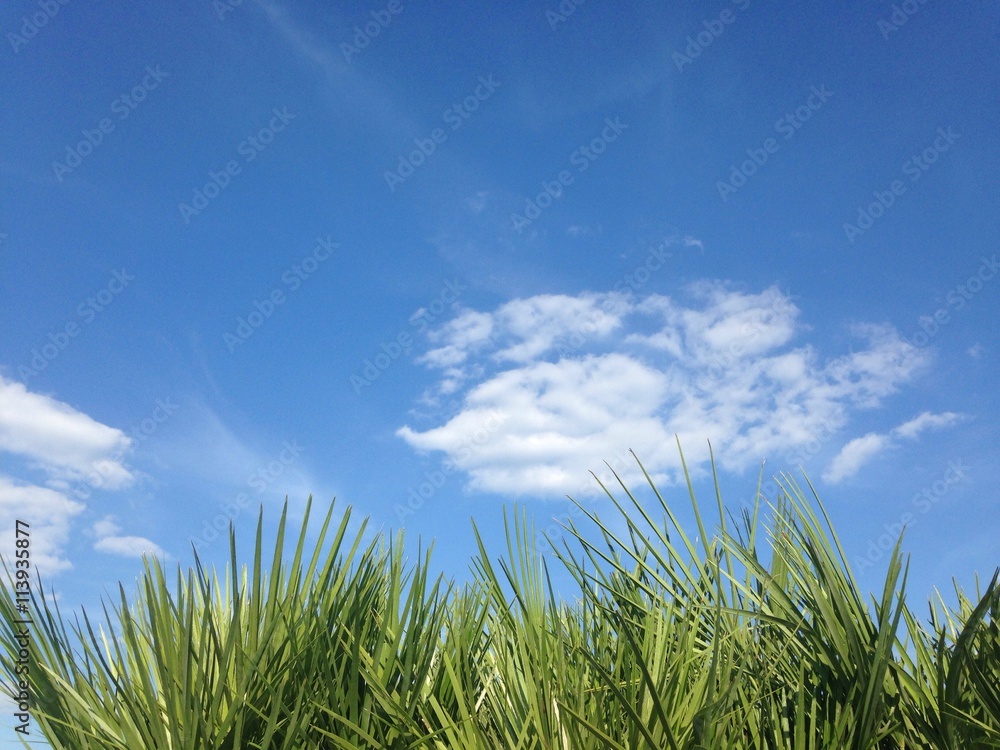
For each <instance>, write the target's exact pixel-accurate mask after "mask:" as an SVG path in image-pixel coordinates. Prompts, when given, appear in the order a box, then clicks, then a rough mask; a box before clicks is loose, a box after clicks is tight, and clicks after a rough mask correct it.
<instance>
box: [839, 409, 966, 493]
mask: <svg viewBox="0 0 1000 750" xmlns="http://www.w3.org/2000/svg"><path fill="white" fill-rule="evenodd" d="M963 419H964V416H963V415H961V414H956V413H954V412H950V411H949V412H944V413H943V414H933V413H931V412H929V411H925V412H924V413H922V414H920V415H918V416H916V417H914V418H913V419H911V420H909V421H908V422H904V423H903V424H901V425H899V426H898V427H895V428H893V429H892V430H890V431H889V432H888V433H884V434H879V433H875V432H872V433H869V434H867V435H865V436H864V437H860V438H855V439H854V440H851V441H850V442H849V443H847V444H846V445H845V446H844V447H843V448H841V449H840V452H839V453H838V454H837V455H836V456H834V458H833V460H832V461H831V462H830V465H829V467H827V469H826V471H825V472H823V479H825V480H826V481H827V482H830V483H831V484H837V483H838V482H842V481H844V480H845V479H849V478H850V477H853V476H854V475H855V474H857V473H858V472H859V471H860V470H861V468H862V467H863V466H864V465H865V464H866V463H868V462H870V461H871V460H872V459H873V458H875V456H877V455H879V454H880V453H883V452H885V451H887V450H889V449H891V448H894V447H895V446H896V445H897V444H898V441H897V440H896V439H897V438H904V439H907V440H916V439H917V438H918V437H920V433H922V432H924V431H925V430H933V429H941V428H943V427H951V426H952V425H954V424H957V423H958V422H960V421H962V420H963Z"/></svg>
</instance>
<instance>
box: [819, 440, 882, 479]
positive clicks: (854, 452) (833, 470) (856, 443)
mask: <svg viewBox="0 0 1000 750" xmlns="http://www.w3.org/2000/svg"><path fill="white" fill-rule="evenodd" d="M891 445H892V439H891V438H890V437H889V436H888V435H879V434H877V433H874V432H870V433H868V434H867V435H865V436H864V437H859V438H854V440H851V441H850V442H849V443H847V445H845V446H844V447H843V448H841V449H840V453H838V454H837V455H836V456H835V457H834V459H833V460H832V461H831V462H830V466H829V468H828V469H827V470H826V471H825V472H823V479H825V480H826V481H827V482H830V483H831V484H836V483H837V482H842V481H843V480H845V479H847V478H848V477H852V476H854V475H855V474H857V473H858V471H860V470H861V467H862V466H864V465H865V464H866V463H868V462H869V461H870V460H871V459H873V458H874V457H875V456H877V455H878V454H879V453H881V452H882V451H884V450H886V449H887V448H888V447H889V446H891Z"/></svg>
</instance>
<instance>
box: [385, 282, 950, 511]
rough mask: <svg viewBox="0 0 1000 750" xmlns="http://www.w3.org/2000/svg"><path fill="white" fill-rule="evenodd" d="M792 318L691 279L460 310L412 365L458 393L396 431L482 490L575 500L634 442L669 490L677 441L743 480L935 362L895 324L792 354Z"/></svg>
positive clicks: (750, 296) (797, 326)
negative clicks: (490, 417)
mask: <svg viewBox="0 0 1000 750" xmlns="http://www.w3.org/2000/svg"><path fill="white" fill-rule="evenodd" d="M799 317H800V310H799V309H798V307H797V306H796V305H795V304H793V303H792V301H791V300H790V299H789V297H788V296H787V295H786V294H784V293H783V292H781V291H780V290H779V289H778V288H776V287H771V288H769V289H765V290H764V291H762V292H759V293H749V292H744V291H740V290H736V289H733V288H731V287H730V286H729V285H727V284H724V283H722V282H717V281H712V282H701V283H697V284H694V285H692V286H691V287H690V288H689V289H688V290H687V295H686V298H685V300H684V301H679V300H677V299H674V298H671V297H667V296H662V295H655V294H654V295H648V296H646V297H642V298H636V297H630V296H627V295H624V294H617V293H595V292H586V293H581V294H578V295H539V296H536V297H529V298H526V299H518V300H513V301H511V302H508V303H506V304H504V305H501V306H500V307H498V308H497V309H495V310H493V311H492V312H482V311H475V310H462V311H459V313H458V314H457V315H456V316H455V318H453V319H452V320H451V321H449V322H446V323H444V324H442V325H441V326H440V327H439V328H437V329H435V330H432V331H431V332H429V340H430V342H431V344H432V345H434V347H433V348H432V349H430V351H429V352H428V353H427V354H425V355H424V356H423V357H422V358H421V359H420V360H419V361H421V362H423V363H424V364H425V365H427V366H428V367H430V368H432V369H438V370H441V371H442V377H441V381H440V383H439V388H440V389H441V391H442V392H448V393H452V392H455V391H458V390H459V389H462V390H463V392H462V393H461V399H460V401H459V407H458V409H457V411H456V413H455V414H454V415H453V416H451V418H450V419H448V420H447V421H446V422H445V423H444V424H440V425H438V426H435V427H431V428H428V429H423V430H417V429H414V428H413V427H411V426H409V425H407V426H404V427H402V428H401V429H400V430H399V431H398V433H397V434H398V435H399V436H400V437H401V438H402V439H403V440H405V441H406V442H407V443H408V444H409V445H410V446H412V447H413V448H415V449H417V450H419V451H441V452H442V453H444V454H445V456H446V458H447V460H449V461H452V462H454V464H455V465H456V466H457V467H458V468H459V469H461V470H463V471H465V472H466V474H467V475H468V479H469V485H470V487H471V488H473V489H476V490H481V491H488V492H497V493H515V494H519V493H529V492H530V493H534V494H536V495H537V494H541V495H552V496H557V495H562V494H567V493H570V494H580V493H584V492H587V491H590V489H591V488H592V484H591V483H590V482H589V481H588V476H587V474H588V471H589V470H591V469H599V468H600V467H601V465H602V462H603V461H604V460H606V459H609V458H610V457H613V456H615V455H618V454H620V453H621V452H622V451H623V450H624V449H628V448H632V449H634V450H635V451H636V453H637V454H638V455H639V456H640V457H641V458H642V459H643V460H644V462H645V464H646V467H647V469H650V470H651V471H652V472H653V473H654V475H655V476H656V477H657V478H659V479H661V480H666V481H674V480H677V479H678V478H679V474H678V470H679V464H678V459H677V456H676V449H675V448H674V447H673V437H674V435H675V434H676V435H678V436H679V437H680V438H681V441H682V443H683V445H684V447H685V451H686V454H687V456H688V458H689V459H690V460H691V462H692V464H693V465H695V466H698V465H699V464H701V463H702V462H704V461H705V460H706V459H707V457H708V456H707V448H706V447H705V441H706V440H711V441H712V443H713V444H714V445H715V446H716V448H717V456H718V457H719V461H720V464H721V465H722V467H723V468H729V469H733V470H744V469H745V468H747V467H749V466H751V465H755V464H757V463H758V462H759V461H760V460H761V459H762V458H763V457H765V456H767V455H769V454H770V455H774V454H782V453H786V452H788V451H792V450H795V449H800V448H803V447H804V446H806V445H808V444H809V442H810V441H811V440H813V438H814V437H815V436H816V435H818V434H830V433H831V432H836V431H837V430H839V429H841V428H843V427H844V426H845V425H846V424H847V422H848V420H849V417H850V415H851V414H852V413H853V412H854V411H856V410H859V409H869V408H874V407H877V406H879V405H880V403H881V402H882V399H884V398H885V397H886V396H888V395H890V394H892V393H894V392H895V391H896V390H897V389H898V387H899V386H900V385H901V384H902V383H904V382H905V381H907V380H908V379H909V378H910V377H911V376H912V375H913V373H914V371H915V370H916V369H917V368H919V367H921V366H923V365H924V364H926V363H927V361H928V360H929V356H930V355H929V354H928V352H926V351H917V350H914V348H913V347H912V346H911V345H909V344H907V343H906V342H905V341H903V340H902V339H901V338H900V337H899V335H898V333H897V332H896V331H895V330H894V329H893V328H891V327H890V326H885V325H874V324H864V325H858V326H855V327H854V328H852V329H851V333H852V334H853V337H854V338H855V340H856V341H857V342H858V343H857V345H856V346H854V348H853V350H852V351H851V352H850V353H848V354H844V355H842V356H839V357H834V358H830V359H827V360H825V361H824V360H822V359H821V358H820V355H819V354H818V353H817V352H816V350H815V349H814V348H813V347H812V346H809V345H799V346H794V345H793V342H794V340H795V338H796V337H797V336H799V335H801V334H802V333H803V332H804V331H806V330H807V327H806V326H805V325H804V324H802V323H801V322H800V321H799ZM491 412H492V413H502V414H504V415H505V417H506V418H505V420H504V422H503V425H502V427H501V429H500V430H499V431H498V432H497V434H496V435H495V436H494V437H493V438H491V440H490V441H489V443H488V444H487V445H484V446H482V447H481V448H480V449H479V450H477V451H476V452H475V453H474V454H471V455H470V454H469V453H468V452H462V451H460V450H459V447H460V446H462V445H463V444H465V443H466V442H467V440H468V435H467V433H468V432H469V430H470V429H474V426H475V425H476V424H477V423H478V421H481V419H480V417H481V415H482V414H485V413H491ZM919 419H921V418H918V420H919ZM935 419H936V418H923V420H922V421H920V422H919V424H918V423H917V420H914V423H913V424H912V425H909V426H901V428H900V429H902V430H903V433H902V434H905V433H906V432H907V431H909V432H919V431H920V430H922V429H926V428H928V427H930V426H932V423H933V422H935ZM867 448H868V450H871V449H872V448H871V446H867ZM854 450H855V451H863V450H864V448H856V449H854ZM621 468H622V469H623V470H624V471H625V474H626V478H631V479H635V478H637V476H636V475H635V471H636V470H635V469H632V468H631V467H629V466H627V465H625V466H622V467H621ZM629 472H632V475H631V477H630V476H629Z"/></svg>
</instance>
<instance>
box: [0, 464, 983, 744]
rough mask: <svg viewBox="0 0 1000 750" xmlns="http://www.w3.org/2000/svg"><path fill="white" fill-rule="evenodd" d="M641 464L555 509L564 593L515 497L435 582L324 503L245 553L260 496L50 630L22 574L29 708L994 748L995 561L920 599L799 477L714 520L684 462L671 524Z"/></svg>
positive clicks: (248, 733) (373, 736)
mask: <svg viewBox="0 0 1000 750" xmlns="http://www.w3.org/2000/svg"><path fill="white" fill-rule="evenodd" d="M682 458H683V457H682ZM640 466H641V464H640ZM644 471H645V470H644ZM685 475H687V469H686V467H685ZM646 478H647V480H649V485H650V489H651V493H650V495H649V499H648V500H647V501H646V502H641V501H640V500H639V499H637V497H636V496H635V495H633V494H632V492H631V491H630V490H629V489H628V488H627V487H626V486H625V485H624V484H621V483H620V484H621V487H620V490H616V491H615V492H612V491H611V490H609V489H607V488H604V489H605V492H606V493H607V497H608V500H609V501H610V504H611V505H613V507H614V508H615V510H616V513H617V514H618V515H616V516H615V518H614V521H613V522H611V521H607V520H602V519H601V518H599V517H598V516H597V515H595V514H590V513H587V516H588V518H590V520H591V521H593V522H594V524H596V529H597V533H596V534H595V535H594V536H595V538H588V535H587V534H585V533H583V532H582V531H581V530H580V528H578V527H577V526H576V525H575V524H573V523H570V524H569V525H568V531H569V536H568V539H569V540H570V541H569V542H567V543H564V545H563V547H562V548H561V549H560V550H558V551H557V553H556V557H557V559H558V561H559V563H560V564H561V565H563V566H565V569H566V571H568V573H569V574H570V575H571V576H572V580H573V581H575V585H576V586H577V587H578V590H579V595H578V598H577V599H576V600H575V601H573V602H567V601H565V600H563V599H561V598H560V597H558V596H557V595H556V593H555V590H554V587H553V585H552V583H551V579H550V577H549V571H548V567H547V564H546V562H545V560H544V559H543V558H542V557H541V556H540V555H539V553H538V551H537V546H536V545H535V539H534V533H533V530H532V527H531V525H530V523H528V521H527V519H526V516H525V515H524V513H523V512H518V511H517V510H515V512H514V513H513V516H512V517H509V518H508V525H507V539H508V550H507V552H508V554H507V557H506V559H504V560H501V561H500V562H499V563H498V564H494V563H493V562H491V561H490V556H489V555H488V554H487V551H486V549H485V547H484V544H483V542H482V539H481V538H480V537H479V536H478V532H477V537H476V538H477V540H478V543H479V554H478V555H477V556H476V558H475V559H474V561H473V576H472V577H471V581H470V582H469V583H466V584H464V585H463V586H460V587H459V586H456V585H454V584H451V583H449V582H448V581H447V580H445V579H444V578H441V577H438V578H433V576H432V574H431V570H430V557H429V551H428V552H426V553H424V552H421V553H420V554H419V555H418V558H417V562H416V563H414V564H409V563H408V562H407V561H406V558H405V556H404V552H403V539H402V536H401V535H396V536H395V537H393V538H391V539H388V538H386V537H384V536H383V535H381V534H379V535H377V536H376V538H375V540H374V541H372V542H370V543H366V542H365V541H364V536H365V534H364V524H361V530H360V531H358V532H357V533H349V520H350V515H351V514H350V509H349V508H348V509H347V510H346V512H344V513H343V514H342V517H341V518H340V520H339V521H336V522H335V520H334V519H335V515H334V506H333V505H331V507H330V508H329V510H328V511H327V513H326V515H325V518H324V519H323V522H322V527H321V529H320V531H319V538H318V542H316V544H315V545H314V546H313V545H311V544H310V545H307V542H306V539H307V527H308V524H309V511H308V507H307V510H306V517H305V521H304V522H303V524H302V528H301V530H300V532H299V534H298V538H297V542H295V544H294V552H293V553H292V554H291V556H290V559H289V555H288V554H286V552H285V531H286V513H287V506H286V509H285V511H284V512H283V513H282V517H281V522H280V525H279V528H278V533H277V539H276V542H275V545H274V550H273V554H271V555H270V561H269V568H268V567H267V565H268V560H267V559H266V557H265V547H264V542H263V539H262V526H263V519H262V518H261V519H259V520H258V525H257V535H256V543H255V547H254V553H253V559H252V562H251V563H250V564H249V565H244V566H241V565H240V564H239V562H238V558H237V552H236V541H235V536H234V535H233V534H232V532H231V533H230V561H229V564H228V567H227V570H226V571H225V572H224V573H223V574H222V575H221V576H220V575H219V574H218V573H217V572H216V571H215V570H214V569H213V570H207V569H205V567H204V566H203V565H202V563H201V562H200V561H198V560H197V557H196V565H195V567H194V568H191V569H189V570H187V572H186V573H185V572H183V571H182V570H181V569H180V568H179V567H178V570H177V573H176V579H175V580H173V581H170V580H169V578H168V574H167V572H165V570H164V568H163V566H162V565H161V563H160V562H159V561H158V560H156V559H146V560H145V563H144V573H143V574H142V576H141V578H140V580H139V585H138V590H137V592H136V593H135V594H134V595H133V597H132V598H131V599H130V598H129V596H128V595H127V594H126V592H125V590H124V588H121V587H120V601H119V602H118V603H117V604H109V605H106V606H105V610H104V619H103V621H101V622H95V621H94V620H93V619H91V617H90V616H89V615H88V614H87V613H86V612H83V613H82V618H81V617H80V616H78V617H76V618H75V620H74V622H73V625H72V626H71V627H68V626H67V624H66V621H65V620H64V618H63V617H62V615H61V614H60V612H59V608H58V605H56V604H55V602H54V600H53V599H52V597H51V595H50V594H49V595H46V592H45V591H44V589H41V588H38V594H37V597H36V601H35V602H34V606H35V612H36V617H35V620H36V623H37V624H36V630H35V633H34V638H33V640H32V646H31V648H32V654H31V658H32V664H33V671H32V674H31V689H32V694H33V696H34V706H33V718H34V720H35V721H36V722H37V723H38V725H39V727H40V729H41V730H42V732H43V733H44V735H45V737H46V738H47V739H48V741H49V742H50V743H51V744H52V746H53V747H54V748H56V749H57V750H81V749H83V748H95V749H96V748H101V750H105V749H110V748H114V749H115V750H143V749H146V748H148V749H149V750H154V749H155V750H166V749H168V748H169V749H170V750H208V749H211V750H240V749H242V748H255V749H259V750H302V749H305V748H309V749H310V750H311V749H314V748H391V749H393V750H397V749H398V750H402V749H403V748H408V749H410V748H412V749H416V748H462V749H464V748H470V749H472V748H475V749H477V750H479V749H486V748H497V749H498V750H499V749H502V750H515V749H516V750H570V749H573V750H577V749H579V750H585V749H586V750H589V749H594V750H597V749H600V750H606V749H608V748H613V749H616V750H632V749H638V748H649V749H653V748H655V749H656V750H660V749H662V748H671V750H679V749H681V748H684V749H691V750H694V749H696V748H704V749H706V750H708V749H713V750H714V749H715V748H740V749H741V750H758V749H759V750H764V749H765V748H766V749H767V750H772V749H775V750H777V749H780V750H792V749H794V750H812V749H815V750H819V749H821V748H855V749H857V750H861V749H862V748H865V749H868V748H944V749H947V750H959V749H960V748H990V747H992V748H996V747H1000V687H998V686H1000V633H998V624H1000V620H998V609H1000V587H998V584H997V576H996V575H994V577H993V579H992V580H991V581H990V583H989V585H987V586H986V587H985V589H984V590H982V591H979V590H977V591H976V593H975V596H974V597H972V598H969V597H968V596H966V595H965V594H964V593H963V592H962V591H960V590H959V591H958V592H957V604H956V605H954V606H948V605H947V604H946V603H945V601H944V600H943V598H941V597H940V595H938V596H937V598H936V599H935V600H933V601H932V602H931V606H930V617H929V620H927V621H922V620H921V619H918V617H917V616H916V615H915V614H914V613H913V612H912V611H911V610H910V609H909V607H908V606H907V604H906V601H905V598H904V591H905V584H906V564H905V562H904V559H903V555H902V553H901V551H900V545H899V544H898V543H897V545H896V548H895V549H894V550H893V553H892V556H891V559H890V561H889V565H888V573H887V575H886V579H885V584H884V587H882V592H881V595H880V596H876V597H873V598H872V601H871V602H866V600H865V597H864V595H863V594H862V593H861V590H860V589H859V587H858V584H857V582H856V580H855V579H854V577H853V576H852V574H851V572H850V567H849V565H848V562H847V558H846V557H845V555H844V551H843V549H842V548H841V546H840V542H839V541H838V540H837V537H836V534H835V533H834V532H833V530H832V528H831V526H830V522H829V518H828V516H827V515H826V512H825V510H823V507H822V504H821V503H820V502H819V499H818V497H816V496H815V490H814V489H813V488H812V485H811V484H809V483H808V479H807V480H806V484H807V486H808V488H809V490H810V491H811V493H812V495H813V499H810V498H809V497H807V495H806V494H805V492H804V491H803V489H802V487H801V486H800V485H799V484H798V483H797V482H796V481H795V480H794V479H792V478H791V477H789V476H783V477H782V479H781V482H780V486H781V488H782V491H781V493H780V494H779V496H778V497H777V498H776V499H775V501H774V502H773V504H768V503H767V502H766V501H764V500H763V499H762V498H761V495H760V489H759V488H760V485H759V483H758V490H757V493H756V498H757V499H756V501H755V503H754V504H753V507H752V508H749V509H746V510H744V511H742V512H741V513H740V514H739V515H738V516H735V517H734V516H732V515H730V514H727V512H726V511H725V509H724V506H723V503H722V500H721V497H719V490H718V482H716V484H715V494H716V501H717V505H718V523H717V525H716V526H715V528H714V530H713V531H712V532H711V533H710V530H709V528H707V527H706V523H705V520H704V515H703V514H702V513H701V512H700V511H699V504H698V502H697V501H696V500H695V495H694V492H693V490H692V488H691V480H690V477H688V482H687V486H688V491H689V494H690V498H691V502H692V503H693V504H694V510H695V520H696V524H697V538H696V540H695V541H694V542H693V541H692V540H691V537H690V536H689V534H687V533H686V532H685V531H684V530H683V529H682V528H681V527H680V524H679V523H678V519H677V516H676V515H675V513H674V511H673V510H672V508H671V506H670V505H669V504H668V503H667V502H666V501H665V500H664V498H663V497H662V496H661V494H660V492H659V491H658V490H657V488H656V487H655V486H654V484H653V482H652V480H650V479H649V476H648V474H647V475H646ZM602 487H603V485H602ZM616 493H617V494H616ZM653 498H655V500H653ZM310 505H311V503H310ZM651 508H654V509H655V510H652V509H651ZM585 513H586V511H585ZM290 541H293V540H290ZM699 542H700V543H699ZM307 546H309V547H313V549H312V551H311V552H309V551H307ZM289 547H291V544H289ZM12 592H13V588H12V586H11V582H10V580H9V579H8V581H7V582H6V583H5V584H4V585H3V587H2V590H0V614H2V616H3V618H4V623H3V624H0V642H2V648H0V659H2V665H0V667H2V668H0V674H3V675H4V678H5V684H4V688H5V689H6V690H7V692H8V693H9V692H10V689H11V681H12V680H14V674H13V664H14V654H16V653H17V649H18V646H17V643H16V641H15V640H14V634H13V631H12V629H11V627H10V625H9V623H10V622H12V621H13V620H14V619H17V615H16V613H15V610H14V599H13V593H12Z"/></svg>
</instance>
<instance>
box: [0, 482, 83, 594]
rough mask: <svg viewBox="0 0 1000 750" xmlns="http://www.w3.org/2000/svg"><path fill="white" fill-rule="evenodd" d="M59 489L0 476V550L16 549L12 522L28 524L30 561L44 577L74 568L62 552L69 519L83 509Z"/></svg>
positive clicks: (5, 553)
mask: <svg viewBox="0 0 1000 750" xmlns="http://www.w3.org/2000/svg"><path fill="white" fill-rule="evenodd" d="M84 509H85V508H84V505H83V504H82V503H78V502H74V501H73V500H70V499H69V498H68V497H66V496H65V495H64V494H62V493H61V492H57V491H56V490H52V489H49V488H48V487H38V486H36V485H32V484H27V483H24V482H18V481H17V480H15V479H12V478H11V477H6V476H3V475H0V552H2V554H3V555H4V556H5V557H9V556H10V553H11V551H12V550H14V549H15V547H14V541H15V524H16V522H17V521H18V520H20V521H24V522H26V523H27V524H28V532H29V534H30V539H31V564H32V566H33V567H34V568H35V569H36V570H37V571H38V572H39V573H40V574H41V575H42V576H44V577H48V576H51V575H53V574H55V573H59V572H60V571H64V570H69V569H70V568H72V567H73V565H72V563H71V562H70V560H69V559H68V558H67V557H66V555H65V553H64V550H63V548H64V546H65V545H66V542H67V541H68V539H69V530H70V521H71V520H72V519H73V518H74V517H75V516H77V515H79V514H80V513H82V512H83V511H84Z"/></svg>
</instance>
